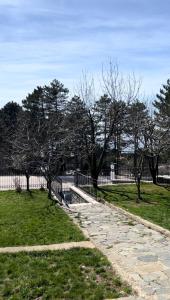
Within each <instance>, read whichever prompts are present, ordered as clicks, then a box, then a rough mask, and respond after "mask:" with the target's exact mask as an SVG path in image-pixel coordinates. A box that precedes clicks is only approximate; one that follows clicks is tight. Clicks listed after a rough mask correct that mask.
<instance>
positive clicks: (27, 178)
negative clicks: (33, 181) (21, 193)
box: [25, 173, 30, 192]
mask: <svg viewBox="0 0 170 300" xmlns="http://www.w3.org/2000/svg"><path fill="white" fill-rule="evenodd" d="M25 176H26V180H27V192H29V191H30V180H29V179H30V175H29V174H28V173H26V174H25Z"/></svg>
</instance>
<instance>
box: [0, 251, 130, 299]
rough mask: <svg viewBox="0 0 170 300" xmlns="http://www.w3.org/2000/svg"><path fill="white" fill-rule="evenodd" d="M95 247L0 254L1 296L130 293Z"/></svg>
mask: <svg viewBox="0 0 170 300" xmlns="http://www.w3.org/2000/svg"><path fill="white" fill-rule="evenodd" d="M131 292H132V291H131V288H130V287H129V286H128V285H127V284H125V283H122V281H121V280H120V278H119V277H118V276H117V275H116V274H115V273H114V272H113V270H112V268H111V266H110V264H109V262H108V261H107V259H106V258H105V257H104V256H103V255H101V253H100V252H99V251H97V250H91V249H78V248H77V249H72V250H67V251H55V252H41V253H40V252H33V253H29V254H28V253H18V254H1V255H0V299H8V300H9V299H13V300H14V299H15V300H20V299H39V300H40V299H41V300H42V299H43V300H44V299H55V300H57V299H74V300H79V299H85V300H86V299H93V300H94V299H96V300H100V299H106V298H118V297H120V296H127V295H128V294H130V293H131Z"/></svg>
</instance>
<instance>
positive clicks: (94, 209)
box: [67, 200, 170, 300]
mask: <svg viewBox="0 0 170 300" xmlns="http://www.w3.org/2000/svg"><path fill="white" fill-rule="evenodd" d="M70 208H71V209H72V211H70V210H67V213H68V214H69V215H71V217H72V218H73V219H74V220H75V221H76V222H78V223H79V224H80V226H81V227H82V229H83V230H84V232H86V233H87V235H88V236H89V237H90V239H91V241H92V242H93V243H94V244H95V245H96V247H97V248H98V249H100V250H101V251H102V252H103V253H104V254H105V255H106V256H107V257H108V259H109V260H110V262H111V263H112V265H113V267H114V269H115V270H116V271H117V272H118V273H119V274H120V275H121V277H122V278H123V279H124V280H126V281H127V282H128V283H129V284H131V286H132V288H134V290H136V291H137V293H138V296H139V298H138V297H137V296H136V297H134V298H133V299H148V300H170V238H169V237H166V236H164V235H163V234H161V233H159V232H157V231H155V230H152V229H149V228H147V227H146V226H145V225H143V224H140V223H138V222H136V221H132V220H131V219H129V218H128V217H127V216H125V215H124V214H122V213H121V212H119V211H116V210H114V209H113V208H110V207H108V206H106V205H105V204H101V203H98V202H94V200H93V201H92V202H91V203H87V204H86V203H83V204H77V205H76V204H74V205H71V206H70ZM129 299H130V298H129Z"/></svg>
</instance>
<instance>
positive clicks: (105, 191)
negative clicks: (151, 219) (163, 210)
mask: <svg viewBox="0 0 170 300" xmlns="http://www.w3.org/2000/svg"><path fill="white" fill-rule="evenodd" d="M99 190H100V191H101V192H102V193H103V194H104V196H107V194H108V193H110V194H112V195H115V194H116V195H119V196H122V197H125V198H127V200H129V201H131V202H134V201H136V199H135V198H134V199H133V198H131V197H130V195H128V193H127V192H122V191H115V190H113V189H112V188H99ZM142 193H143V194H147V195H150V193H146V192H142ZM129 194H132V195H134V196H137V192H133V191H130V192H129ZM141 200H142V201H141V202H144V203H147V204H150V205H152V204H153V202H152V201H149V200H147V199H144V198H142V199H141Z"/></svg>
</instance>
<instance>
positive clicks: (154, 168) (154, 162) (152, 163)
mask: <svg viewBox="0 0 170 300" xmlns="http://www.w3.org/2000/svg"><path fill="white" fill-rule="evenodd" d="M148 160H149V169H150V173H151V176H152V182H153V184H157V175H158V160H159V156H151V157H148Z"/></svg>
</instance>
